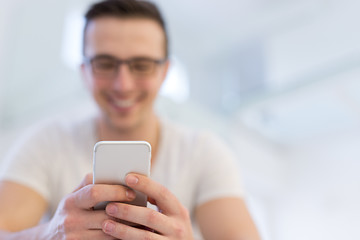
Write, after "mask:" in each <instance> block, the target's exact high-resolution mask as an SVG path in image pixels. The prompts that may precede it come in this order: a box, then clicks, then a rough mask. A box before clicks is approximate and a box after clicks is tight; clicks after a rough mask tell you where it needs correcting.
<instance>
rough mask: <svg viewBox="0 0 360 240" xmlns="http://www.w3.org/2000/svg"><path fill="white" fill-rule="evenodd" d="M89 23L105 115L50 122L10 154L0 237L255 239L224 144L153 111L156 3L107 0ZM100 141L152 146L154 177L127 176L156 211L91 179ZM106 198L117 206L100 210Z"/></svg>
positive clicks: (95, 89) (87, 41) (158, 70)
mask: <svg viewBox="0 0 360 240" xmlns="http://www.w3.org/2000/svg"><path fill="white" fill-rule="evenodd" d="M86 20H87V22H86V26H85V28H84V49H83V51H84V63H83V64H82V66H81V71H82V74H83V78H84V80H85V82H86V85H87V87H88V88H89V90H90V92H91V93H92V95H93V98H94V99H95V101H96V103H97V105H98V106H99V112H98V113H97V114H96V116H94V117H90V118H88V119H85V120H82V121H79V122H74V123H68V122H66V123H64V122H61V121H60V122H52V123H48V124H47V125H46V126H42V127H41V128H39V129H36V130H34V131H33V132H32V133H30V134H28V135H27V137H25V139H24V140H23V141H22V143H20V144H19V145H18V147H16V148H15V149H14V150H13V151H12V152H11V153H10V154H9V156H8V157H7V159H6V164H5V166H4V167H3V168H2V170H3V171H2V174H1V179H2V180H1V183H0V229H2V230H1V232H0V239H123V240H127V239H202V238H204V239H214V240H219V239H259V236H258V234H257V231H256V228H255V226H254V224H253V222H252V220H251V218H250V216H249V213H248V211H247V209H246V206H245V204H244V201H243V199H242V192H241V189H240V187H239V185H238V179H237V173H236V170H234V169H236V167H235V164H234V161H233V158H232V156H231V154H230V153H229V151H228V150H227V148H225V147H224V145H223V144H222V143H221V142H219V141H218V140H216V139H215V138H214V137H212V136H211V135H209V134H204V133H196V132H192V131H190V130H187V129H185V128H182V127H179V126H176V125H174V124H172V123H170V122H167V121H165V120H163V119H160V118H158V117H157V116H156V114H155V113H154V110H153V103H154V100H155V98H156V96H157V93H158V91H159V89H160V86H161V84H162V82H163V81H164V78H165V76H166V73H167V70H168V67H169V61H168V59H167V57H168V50H167V49H168V40H167V34H166V29H165V26H164V21H163V19H162V17H161V15H160V13H159V12H158V10H157V8H156V7H155V6H154V5H153V4H151V3H147V2H138V1H134V0H118V1H117V0H108V1H104V2H100V3H98V4H95V5H93V6H92V7H91V8H90V9H89V11H88V12H87V14H86ZM99 140H120V141H121V140H127V141H129V140H130V141H131V140H145V141H148V142H149V143H150V144H151V146H152V149H153V152H152V160H151V161H152V177H151V178H147V177H145V176H141V175H137V174H129V175H128V176H127V177H126V183H127V185H128V186H129V187H131V188H132V189H135V190H138V191H140V192H143V193H145V194H146V195H147V196H148V197H149V201H150V202H151V203H153V204H154V205H156V206H157V207H158V209H159V211H156V210H154V209H152V208H144V207H136V206H132V205H128V204H126V202H128V201H131V200H132V199H133V198H134V192H133V191H132V190H130V189H129V188H127V187H124V186H119V185H104V184H91V182H92V181H91V178H92V177H91V174H87V175H86V173H88V172H91V167H92V159H91V157H92V155H91V149H92V147H93V146H94V143H95V142H96V141H99ZM85 175H86V177H85V178H84V179H83V181H82V183H81V184H80V185H79V186H78V187H77V188H75V190H73V189H74V186H76V184H78V183H79V182H80V180H81V178H83V177H84V176H85ZM72 190H73V191H72ZM102 201H111V202H112V203H110V204H108V205H107V207H106V210H105V211H103V210H98V211H94V210H93V207H94V206H95V205H96V204H97V203H99V202H102ZM44 214H48V215H49V216H48V219H49V220H46V218H45V217H44ZM117 219H122V220H126V221H130V222H134V223H137V224H140V225H143V226H145V229H144V228H135V227H131V226H127V225H124V224H121V223H119V222H118V221H117ZM39 222H40V223H39Z"/></svg>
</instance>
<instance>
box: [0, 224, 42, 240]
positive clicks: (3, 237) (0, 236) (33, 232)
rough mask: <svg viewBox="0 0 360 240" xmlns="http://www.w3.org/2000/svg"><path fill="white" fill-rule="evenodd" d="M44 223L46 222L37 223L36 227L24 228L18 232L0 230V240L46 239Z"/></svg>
mask: <svg viewBox="0 0 360 240" xmlns="http://www.w3.org/2000/svg"><path fill="white" fill-rule="evenodd" d="M46 225H47V224H42V225H38V226H36V227H33V228H29V229H25V230H22V231H19V232H8V231H5V230H0V240H18V239H27V240H46V239H49V238H48V237H47V236H46Z"/></svg>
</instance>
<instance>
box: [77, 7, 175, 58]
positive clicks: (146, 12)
mask: <svg viewBox="0 0 360 240" xmlns="http://www.w3.org/2000/svg"><path fill="white" fill-rule="evenodd" d="M106 16H110V17H118V18H147V19H151V20H154V21H155V22H157V23H158V24H159V25H160V26H161V28H162V29H163V31H164V36H165V56H166V57H168V55H169V38H168V34H167V31H166V26H165V21H164V18H163V17H162V15H161V13H160V11H159V9H158V7H157V6H156V5H155V4H153V3H151V2H147V1H137V0H105V1H101V2H98V3H95V4H93V5H92V6H90V8H89V9H88V11H87V12H86V14H85V26H84V31H83V54H84V55H85V34H86V29H87V27H88V25H89V23H90V22H91V21H92V20H94V19H96V18H99V17H106Z"/></svg>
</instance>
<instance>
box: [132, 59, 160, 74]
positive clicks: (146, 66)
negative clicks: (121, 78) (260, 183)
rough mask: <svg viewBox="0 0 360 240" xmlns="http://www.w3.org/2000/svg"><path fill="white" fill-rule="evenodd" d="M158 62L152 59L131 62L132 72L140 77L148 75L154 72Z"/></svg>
mask: <svg viewBox="0 0 360 240" xmlns="http://www.w3.org/2000/svg"><path fill="white" fill-rule="evenodd" d="M155 65H156V62H155V61H154V60H151V59H134V60H132V61H131V62H129V66H130V69H131V71H132V72H133V73H134V74H138V75H148V74H151V73H153V72H154V69H155Z"/></svg>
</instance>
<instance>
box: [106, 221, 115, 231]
mask: <svg viewBox="0 0 360 240" xmlns="http://www.w3.org/2000/svg"><path fill="white" fill-rule="evenodd" d="M114 229H115V224H114V223H112V222H106V223H105V226H104V230H105V232H112V231H114Z"/></svg>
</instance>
